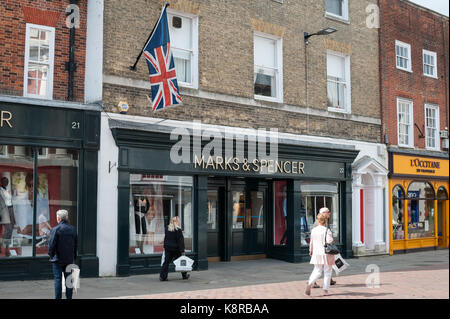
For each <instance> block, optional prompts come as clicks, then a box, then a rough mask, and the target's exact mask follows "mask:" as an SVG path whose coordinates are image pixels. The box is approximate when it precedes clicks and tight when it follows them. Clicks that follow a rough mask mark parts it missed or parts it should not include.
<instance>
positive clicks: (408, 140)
mask: <svg viewBox="0 0 450 319" xmlns="http://www.w3.org/2000/svg"><path fill="white" fill-rule="evenodd" d="M397 127H398V145H399V146H407V147H413V146H414V137H413V103H412V101H409V100H405V99H400V98H398V99H397Z"/></svg>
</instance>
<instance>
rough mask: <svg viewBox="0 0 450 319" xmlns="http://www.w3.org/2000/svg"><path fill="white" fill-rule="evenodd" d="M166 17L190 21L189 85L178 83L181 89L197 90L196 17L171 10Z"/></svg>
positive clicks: (168, 9) (168, 10)
mask: <svg viewBox="0 0 450 319" xmlns="http://www.w3.org/2000/svg"><path fill="white" fill-rule="evenodd" d="M167 13H168V15H177V16H182V17H183V18H187V19H190V20H191V21H192V34H191V37H192V59H191V78H192V82H191V83H186V82H178V85H179V86H181V87H187V88H192V89H198V16H196V15H194V14H191V13H185V12H182V11H177V10H173V9H171V8H167Z"/></svg>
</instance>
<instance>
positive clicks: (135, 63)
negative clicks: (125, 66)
mask: <svg viewBox="0 0 450 319" xmlns="http://www.w3.org/2000/svg"><path fill="white" fill-rule="evenodd" d="M168 6H170V4H169V3H168V2H166V4H165V5H164V8H163V10H164V9H165V8H167V7H168ZM158 21H159V20H158ZM157 25H158V22H156V23H155V26H154V27H153V30H152V32H150V35H149V36H148V39H147V41H145V43H144V46H143V47H142V50H141V52H140V53H139V55H138V57H137V58H136V62H134V64H133V65H132V66H130V70H131V71H135V72H136V70H137V69H136V65H137V64H138V62H139V59H140V58H141V56H142V52H143V51H144V48H145V46H146V45H147V43H148V41H149V40H150V38H151V37H152V35H153V32H155V29H156V26H157Z"/></svg>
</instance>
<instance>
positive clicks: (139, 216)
mask: <svg viewBox="0 0 450 319" xmlns="http://www.w3.org/2000/svg"><path fill="white" fill-rule="evenodd" d="M149 211H150V201H149V199H148V198H147V197H146V196H142V195H138V196H135V198H134V221H135V226H136V245H137V246H138V247H139V249H140V253H141V254H143V253H144V238H143V237H144V235H146V234H147V221H146V218H145V217H146V215H147V214H148V212H149Z"/></svg>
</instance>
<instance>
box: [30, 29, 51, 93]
mask: <svg viewBox="0 0 450 319" xmlns="http://www.w3.org/2000/svg"><path fill="white" fill-rule="evenodd" d="M31 28H35V29H39V30H42V31H48V32H50V39H49V61H48V65H49V70H48V78H47V84H46V85H47V88H46V94H45V96H42V95H38V94H29V93H28V65H29V63H30V61H29V56H30V32H31ZM54 55H55V28H54V27H49V26H44V25H37V24H33V23H27V24H26V35H25V62H24V72H23V96H24V97H31V98H38V99H48V100H52V99H53V69H54Z"/></svg>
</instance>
